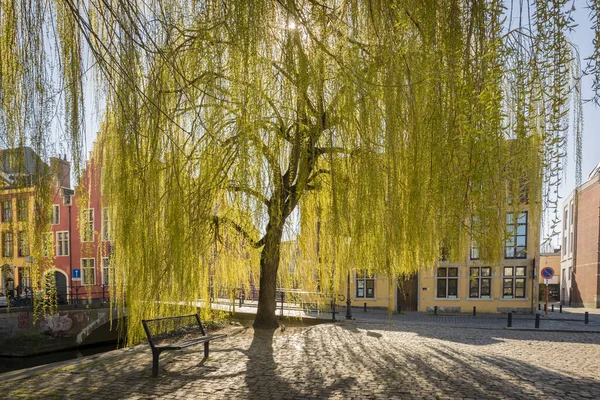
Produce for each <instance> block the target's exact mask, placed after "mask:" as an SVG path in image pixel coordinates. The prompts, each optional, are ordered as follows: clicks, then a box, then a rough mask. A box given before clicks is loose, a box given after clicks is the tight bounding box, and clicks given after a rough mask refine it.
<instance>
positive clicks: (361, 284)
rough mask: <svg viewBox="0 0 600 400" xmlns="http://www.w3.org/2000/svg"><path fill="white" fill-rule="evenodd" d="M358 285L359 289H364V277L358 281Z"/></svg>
mask: <svg viewBox="0 0 600 400" xmlns="http://www.w3.org/2000/svg"><path fill="white" fill-rule="evenodd" d="M356 287H358V288H359V289H364V287H365V281H364V280H362V279H361V280H358V281H356Z"/></svg>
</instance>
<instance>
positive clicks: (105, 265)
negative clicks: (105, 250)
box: [102, 257, 110, 285]
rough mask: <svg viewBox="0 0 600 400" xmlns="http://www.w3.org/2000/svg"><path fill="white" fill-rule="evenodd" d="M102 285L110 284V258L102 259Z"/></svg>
mask: <svg viewBox="0 0 600 400" xmlns="http://www.w3.org/2000/svg"><path fill="white" fill-rule="evenodd" d="M102 284H104V285H109V284H110V257H102Z"/></svg>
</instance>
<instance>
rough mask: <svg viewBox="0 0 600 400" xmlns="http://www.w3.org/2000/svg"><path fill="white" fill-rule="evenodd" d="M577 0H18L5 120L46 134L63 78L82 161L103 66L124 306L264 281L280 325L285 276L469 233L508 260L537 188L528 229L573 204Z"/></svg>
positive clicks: (325, 278)
mask: <svg viewBox="0 0 600 400" xmlns="http://www.w3.org/2000/svg"><path fill="white" fill-rule="evenodd" d="M593 3H594V4H595V2H593ZM569 4H570V2H568V1H566V0H553V1H546V0H544V1H534V0H530V1H525V2H522V1H520V2H511V1H500V0H464V1H460V0H436V1H433V0H431V1H421V0H418V1H408V0H389V1H381V0H380V1H377V0H327V1H326V0H323V1H315V0H278V1H276V0H264V1H251V0H240V1H216V0H215V1H210V0H204V1H202V0H179V1H176V0H114V1H106V0H55V1H39V0H14V1H11V2H2V4H1V5H0V24H1V25H0V32H1V35H2V36H1V39H0V50H1V52H2V56H1V57H0V70H1V71H2V72H1V75H0V102H1V103H0V104H2V106H1V109H0V135H2V138H3V139H4V140H5V141H6V142H7V143H11V144H12V143H16V142H19V141H27V140H29V141H33V142H35V143H36V145H37V146H38V147H39V148H45V146H47V145H48V142H49V141H51V140H52V136H51V135H50V133H49V132H48V127H49V122H48V121H49V120H50V119H51V117H52V115H53V109H52V107H51V106H52V105H53V104H55V102H56V101H57V100H56V98H54V97H52V96H51V95H52V94H53V93H55V92H54V91H55V90H56V85H57V81H59V82H60V87H59V89H60V91H59V93H60V95H61V99H62V100H63V101H64V102H63V105H62V109H63V110H64V120H65V127H66V129H67V132H68V137H69V140H70V143H71V145H72V149H73V153H74V160H75V161H76V163H78V162H79V160H80V157H81V154H80V152H81V147H82V146H81V143H82V131H83V125H84V124H83V120H84V109H83V104H84V103H83V96H84V94H85V95H88V93H84V90H83V85H82V77H83V76H84V75H85V74H86V72H87V70H88V69H89V70H92V71H95V72H96V75H95V76H96V79H97V83H98V87H99V89H98V93H97V94H98V96H99V98H100V99H102V101H103V102H104V104H105V108H104V113H103V122H102V128H101V132H100V133H99V136H98V138H99V139H98V141H99V143H100V145H99V146H98V151H101V152H102V156H101V158H102V163H103V169H102V188H103V195H104V199H105V201H106V202H107V204H108V205H109V206H110V214H111V221H112V223H111V227H112V239H111V240H112V242H113V243H114V254H113V256H114V257H115V263H116V265H117V274H116V279H115V282H114V284H115V285H116V287H115V289H117V293H119V294H120V296H119V297H117V298H116V301H117V303H118V304H124V302H125V301H126V302H127V307H128V315H129V318H130V319H133V320H138V319H140V318H141V317H146V318H147V317H150V316H151V315H156V314H160V313H169V312H172V310H173V309H174V307H179V306H181V304H185V305H187V306H189V307H193V301H195V300H196V299H199V298H201V299H205V300H206V299H207V298H208V296H209V290H214V291H218V290H227V291H228V293H229V294H230V295H231V293H232V290H233V289H234V288H239V287H248V285H249V283H250V282H253V283H254V284H257V283H259V285H260V300H259V312H258V317H257V322H256V325H257V326H273V325H276V321H275V319H274V314H273V313H274V296H275V288H276V286H277V285H281V286H284V287H292V286H299V287H303V288H306V289H310V288H317V286H318V287H319V289H320V290H323V291H327V292H329V293H335V292H336V291H339V286H340V284H341V282H342V279H341V278H342V277H344V276H345V274H346V273H347V271H349V270H353V269H366V270H369V271H377V272H381V273H385V274H387V275H389V276H398V275H401V274H411V273H414V272H415V271H417V270H418V269H419V268H424V267H431V266H433V265H434V264H435V263H436V261H437V260H439V258H440V255H441V252H442V248H443V249H445V251H447V252H448V253H449V255H450V257H451V258H454V259H460V258H461V256H462V255H463V254H464V252H465V249H466V248H467V243H468V242H469V241H471V240H476V241H477V242H478V243H479V245H480V248H481V249H482V257H484V258H485V259H486V260H490V261H495V260H498V259H500V258H501V256H502V253H501V252H502V243H503V242H502V240H503V239H502V238H503V237H504V236H503V235H504V232H503V224H504V218H505V217H504V215H505V212H506V210H507V208H510V207H517V206H518V203H519V197H520V196H521V194H522V190H523V189H524V188H526V189H527V190H528V192H529V199H530V203H531V204H532V205H533V206H532V207H531V211H530V215H531V217H530V221H533V222H534V223H533V224H532V226H534V227H535V226H536V224H535V221H538V222H539V221H540V218H541V212H542V210H546V209H551V208H553V207H554V208H555V207H556V202H557V196H556V193H555V188H556V185H557V184H558V183H559V181H560V177H561V169H562V162H563V161H562V158H563V156H564V153H565V145H566V137H567V134H568V131H569V129H568V127H569V121H570V117H573V116H574V118H573V121H574V123H573V124H572V126H573V128H574V129H573V131H574V134H575V137H576V142H577V143H579V142H580V137H581V136H580V135H581V115H580V108H578V107H579V104H580V101H581V99H580V98H579V96H580V91H579V86H578V84H579V73H580V72H579V70H580V69H579V66H578V64H577V61H576V57H575V56H574V51H573V48H572V46H571V45H570V44H569V43H568V41H567V38H566V32H567V31H568V30H569V29H571V28H572V25H573V22H572V21H571V19H570V12H571V8H570V7H569ZM592 10H593V11H594V12H597V10H598V7H596V6H594V7H592ZM594 15H595V14H594ZM515 21H516V22H515ZM53 66H54V67H58V68H57V69H56V68H55V69H53V68H52V67H53ZM591 68H592V69H593V65H592V66H591ZM57 77H58V78H57ZM7 138H8V139H7ZM507 200H512V201H507ZM290 239H294V240H295V241H296V243H297V246H298V252H299V253H300V254H301V257H299V260H298V262H297V265H295V267H294V270H293V271H290V269H289V265H288V264H287V263H286V262H285V258H286V254H288V252H287V251H286V252H284V253H283V254H282V252H281V249H282V246H281V242H282V240H290ZM282 259H284V263H283V264H282V265H281V266H280V260H282ZM129 330H130V332H129V333H130V335H129V340H131V341H135V340H137V339H138V338H139V337H140V336H141V334H142V333H141V331H140V330H139V329H138V327H137V326H136V324H130V327H129Z"/></svg>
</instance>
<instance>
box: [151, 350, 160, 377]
mask: <svg viewBox="0 0 600 400" xmlns="http://www.w3.org/2000/svg"><path fill="white" fill-rule="evenodd" d="M159 357H160V350H152V376H153V377H155V378H156V377H157V376H158V358H159Z"/></svg>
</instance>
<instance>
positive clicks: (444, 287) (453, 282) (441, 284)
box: [436, 267, 458, 299]
mask: <svg viewBox="0 0 600 400" xmlns="http://www.w3.org/2000/svg"><path fill="white" fill-rule="evenodd" d="M457 296H458V268H456V267H453V268H446V267H443V268H438V269H437V294H436V297H438V298H448V299H455V298H456V297H457Z"/></svg>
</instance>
